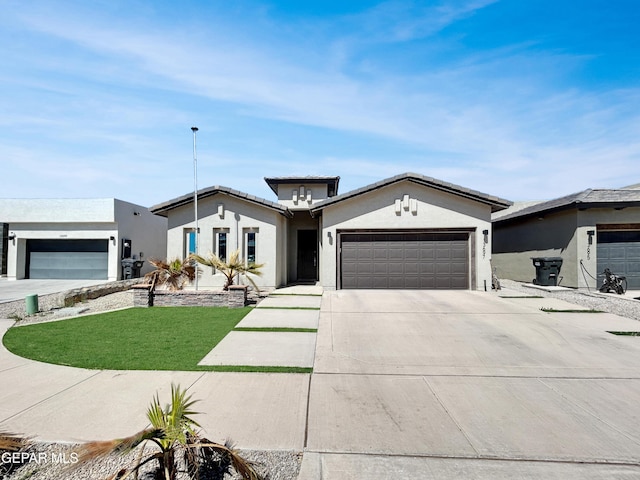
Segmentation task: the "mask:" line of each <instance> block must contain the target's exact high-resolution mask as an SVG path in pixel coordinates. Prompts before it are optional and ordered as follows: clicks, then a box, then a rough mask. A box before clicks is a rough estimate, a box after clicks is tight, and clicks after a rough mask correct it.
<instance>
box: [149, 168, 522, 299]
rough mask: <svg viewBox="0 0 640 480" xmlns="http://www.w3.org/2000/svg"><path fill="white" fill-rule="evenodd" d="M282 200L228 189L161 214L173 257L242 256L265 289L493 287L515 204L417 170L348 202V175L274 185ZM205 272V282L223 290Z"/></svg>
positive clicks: (189, 198) (176, 202)
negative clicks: (497, 241) (495, 219)
mask: <svg viewBox="0 0 640 480" xmlns="http://www.w3.org/2000/svg"><path fill="white" fill-rule="evenodd" d="M265 181H266V182H267V184H268V185H269V186H270V187H271V189H272V190H273V192H274V193H275V194H276V196H277V202H272V201H269V200H265V199H261V198H257V197H255V196H253V195H249V194H246V193H242V192H240V191H237V190H233V189H230V188H227V187H219V186H216V187H210V188H206V189H202V190H199V191H198V229H199V235H197V237H196V236H195V235H194V229H195V218H194V217H195V215H194V198H193V194H188V195H184V196H182V197H179V198H176V199H173V200H169V201H168V202H165V203H162V204H159V205H156V206H153V207H151V209H150V210H151V212H153V213H155V214H157V215H161V216H164V217H167V219H168V235H167V257H168V258H174V257H179V258H184V257H185V256H187V255H188V254H189V253H191V252H193V251H194V250H195V249H196V245H195V240H196V238H197V239H198V245H197V250H198V253H200V254H201V255H206V254H207V253H208V252H213V253H216V254H217V255H218V256H220V257H222V258H228V256H229V254H230V253H231V252H232V251H234V250H236V249H240V251H241V252H242V256H243V258H244V259H245V261H247V262H256V263H263V264H264V268H263V276H262V277H260V278H256V281H257V283H258V285H260V286H261V287H262V288H265V289H271V288H276V287H279V286H282V285H286V284H292V283H317V282H319V283H320V284H321V285H322V286H323V287H324V288H327V289H343V288H385V289H386V288H416V289H436V288H442V289H451V288H456V289H485V288H489V289H490V288H491V267H490V262H489V260H490V255H491V234H490V230H491V213H492V212H496V211H499V210H502V209H505V208H507V207H508V206H509V205H511V202H509V201H507V200H503V199H500V198H497V197H493V196H490V195H486V194H483V193H480V192H476V191H473V190H469V189H466V188H463V187H460V186H457V185H453V184H450V183H445V182H442V181H440V180H436V179H433V178H429V177H426V176H423V175H418V174H414V173H405V174H402V175H397V176H395V177H392V178H388V179H386V180H382V181H380V182H377V183H374V184H372V185H368V186H366V187H363V188H360V189H357V190H354V191H351V192H348V193H345V194H342V195H338V183H339V177H276V178H265ZM223 281H224V278H223V276H222V275H221V274H220V273H219V272H216V271H214V270H212V269H211V268H208V267H205V268H204V272H203V274H202V276H201V277H200V279H199V285H201V286H204V287H208V286H221V285H222V284H223Z"/></svg>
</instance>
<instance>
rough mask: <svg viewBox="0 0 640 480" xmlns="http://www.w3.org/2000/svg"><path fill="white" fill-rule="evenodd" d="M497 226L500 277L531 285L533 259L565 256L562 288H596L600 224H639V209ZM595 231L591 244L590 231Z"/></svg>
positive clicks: (496, 255)
mask: <svg viewBox="0 0 640 480" xmlns="http://www.w3.org/2000/svg"><path fill="white" fill-rule="evenodd" d="M539 218H540V219H538V218H529V219H525V220H523V221H521V222H517V223H511V224H508V225H504V226H503V225H499V224H497V225H495V226H494V251H493V265H494V267H496V270H497V274H498V276H499V277H501V278H508V279H511V280H517V281H521V282H531V281H532V280H533V278H535V267H534V266H533V263H532V261H531V257H562V260H563V261H562V269H561V271H560V276H561V277H562V279H561V282H560V285H562V286H566V287H572V288H587V287H588V288H590V289H594V288H596V286H597V285H596V284H597V283H598V284H599V283H601V282H597V281H596V280H595V279H594V278H592V277H597V274H598V273H601V272H598V271H597V231H598V228H597V226H598V225H607V224H609V225H611V224H628V223H636V224H637V223H639V222H640V208H625V209H623V210H615V209H613V208H589V209H585V210H578V209H572V210H567V211H564V212H558V213H554V214H546V215H544V216H541V217H539ZM592 230H593V231H595V232H596V234H594V236H593V243H592V244H591V245H589V235H588V233H587V232H589V231H592Z"/></svg>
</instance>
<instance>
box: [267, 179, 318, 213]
mask: <svg viewBox="0 0 640 480" xmlns="http://www.w3.org/2000/svg"><path fill="white" fill-rule="evenodd" d="M300 187H304V193H305V195H304V197H301V196H300ZM294 190H295V191H296V193H297V201H294V200H293V191H294ZM309 191H311V201H310V202H309V201H307V194H308V193H309ZM326 198H328V187H327V185H326V184H322V183H309V184H306V183H304V182H303V183H295V184H294V183H291V184H288V183H283V184H281V185H279V186H278V203H279V204H281V205H284V206H285V207H287V208H289V209H290V210H305V209H309V207H310V206H311V205H313V204H315V203H318V202H320V201H322V200H325V199H326Z"/></svg>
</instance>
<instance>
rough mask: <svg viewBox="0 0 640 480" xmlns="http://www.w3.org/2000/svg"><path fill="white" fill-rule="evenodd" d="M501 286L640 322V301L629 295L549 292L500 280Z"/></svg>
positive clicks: (571, 291) (576, 291)
mask: <svg viewBox="0 0 640 480" xmlns="http://www.w3.org/2000/svg"><path fill="white" fill-rule="evenodd" d="M500 284H501V285H502V287H503V288H505V289H509V290H513V291H516V292H521V293H525V294H527V295H536V296H540V297H549V298H557V299H560V300H564V301H566V302H570V303H574V304H576V305H580V306H583V307H587V308H590V309H593V310H600V311H602V312H607V313H613V314H614V315H620V316H621V317H626V318H631V319H633V320H640V300H636V299H634V298H633V297H631V296H628V295H618V294H615V293H600V292H596V291H591V292H589V291H583V290H580V291H579V290H570V289H567V290H553V291H547V290H543V289H541V288H536V287H530V286H527V285H526V284H523V283H519V282H514V281H512V280H500Z"/></svg>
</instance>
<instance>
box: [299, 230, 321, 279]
mask: <svg viewBox="0 0 640 480" xmlns="http://www.w3.org/2000/svg"><path fill="white" fill-rule="evenodd" d="M317 279H318V231H317V230H298V281H309V280H313V281H315V280H317Z"/></svg>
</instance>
